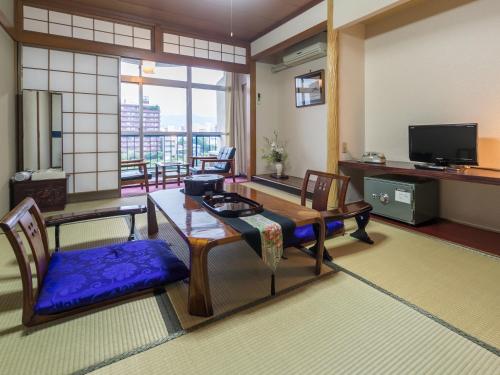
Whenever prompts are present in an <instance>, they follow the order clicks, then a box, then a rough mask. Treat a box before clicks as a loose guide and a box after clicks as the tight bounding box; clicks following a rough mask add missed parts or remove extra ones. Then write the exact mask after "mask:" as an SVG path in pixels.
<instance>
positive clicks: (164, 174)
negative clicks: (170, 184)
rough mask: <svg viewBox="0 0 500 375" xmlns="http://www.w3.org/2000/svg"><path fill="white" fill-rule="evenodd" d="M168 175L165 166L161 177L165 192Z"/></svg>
mask: <svg viewBox="0 0 500 375" xmlns="http://www.w3.org/2000/svg"><path fill="white" fill-rule="evenodd" d="M166 174H167V169H166V168H165V166H163V167H162V170H161V176H162V183H163V185H162V186H163V190H165V179H166V178H167V176H166Z"/></svg>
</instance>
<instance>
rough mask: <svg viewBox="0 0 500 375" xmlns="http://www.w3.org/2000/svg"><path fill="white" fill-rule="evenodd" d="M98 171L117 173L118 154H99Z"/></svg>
mask: <svg viewBox="0 0 500 375" xmlns="http://www.w3.org/2000/svg"><path fill="white" fill-rule="evenodd" d="M97 155H98V156H97V167H98V168H97V170H98V171H116V170H118V169H119V165H118V153H100V154H97Z"/></svg>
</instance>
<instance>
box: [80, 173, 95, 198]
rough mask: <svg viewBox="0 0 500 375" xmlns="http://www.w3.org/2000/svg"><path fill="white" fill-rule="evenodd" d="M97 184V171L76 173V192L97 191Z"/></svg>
mask: <svg viewBox="0 0 500 375" xmlns="http://www.w3.org/2000/svg"><path fill="white" fill-rule="evenodd" d="M96 184H97V174H96V173H82V174H75V193H85V192H89V191H95V190H96Z"/></svg>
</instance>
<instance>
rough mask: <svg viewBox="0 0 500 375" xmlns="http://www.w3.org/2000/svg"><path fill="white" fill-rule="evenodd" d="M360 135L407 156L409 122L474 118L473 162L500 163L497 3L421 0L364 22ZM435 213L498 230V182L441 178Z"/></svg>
mask: <svg viewBox="0 0 500 375" xmlns="http://www.w3.org/2000/svg"><path fill="white" fill-rule="evenodd" d="M366 35H367V37H366V44H365V57H366V59H365V64H366V66H365V86H366V91H365V103H366V105H365V116H366V122H365V124H366V128H365V142H366V149H367V150H376V151H382V152H384V153H385V154H386V156H387V157H388V159H389V160H403V161H404V160H408V125H409V124H410V123H415V124H425V123H458V122H478V123H479V160H480V164H481V166H485V167H494V168H500V105H499V104H500V43H498V36H499V35H500V2H499V1H498V0H477V1H469V0H452V1H441V2H425V3H422V5H419V6H418V7H415V8H413V9H411V10H410V9H408V10H405V11H403V12H401V13H400V14H395V15H393V16H392V17H391V18H390V19H386V20H380V21H378V22H377V23H375V24H372V25H368V26H367V28H366ZM441 216H442V217H444V218H448V219H451V220H455V221H458V222H463V223H467V224H471V225H476V226H480V227H484V228H490V229H493V230H498V231H500V220H499V217H500V189H499V188H498V186H488V185H480V184H469V183H462V182H451V181H447V182H443V183H442V184H441Z"/></svg>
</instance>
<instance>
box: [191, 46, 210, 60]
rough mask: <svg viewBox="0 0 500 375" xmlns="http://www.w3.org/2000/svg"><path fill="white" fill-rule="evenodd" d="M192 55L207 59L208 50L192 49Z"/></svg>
mask: <svg viewBox="0 0 500 375" xmlns="http://www.w3.org/2000/svg"><path fill="white" fill-rule="evenodd" d="M194 55H195V56H196V57H199V58H201V59H208V50H206V49H199V48H195V49H194Z"/></svg>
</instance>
